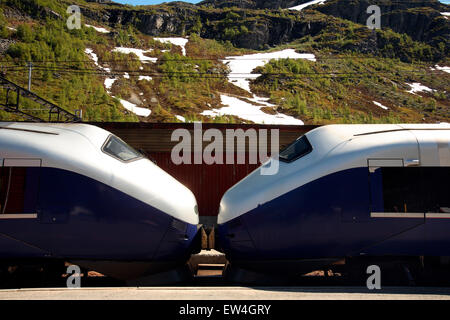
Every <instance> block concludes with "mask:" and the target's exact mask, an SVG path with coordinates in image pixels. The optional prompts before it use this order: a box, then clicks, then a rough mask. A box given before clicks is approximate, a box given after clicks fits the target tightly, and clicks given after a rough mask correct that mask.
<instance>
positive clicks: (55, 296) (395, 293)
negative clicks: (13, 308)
mask: <svg viewBox="0 0 450 320" xmlns="http://www.w3.org/2000/svg"><path fill="white" fill-rule="evenodd" d="M91 299H95V300H124V299H126V300H349V299H350V300H372V299H376V300H450V288H414V287H392V288H386V289H381V290H376V291H369V290H368V289H367V288H362V287H361V288H360V287H345V288H343V287H328V288H327V287H314V288H311V287H255V288H246V287H154V288H136V287H128V288H80V289H66V288H55V289H14V290H0V300H91Z"/></svg>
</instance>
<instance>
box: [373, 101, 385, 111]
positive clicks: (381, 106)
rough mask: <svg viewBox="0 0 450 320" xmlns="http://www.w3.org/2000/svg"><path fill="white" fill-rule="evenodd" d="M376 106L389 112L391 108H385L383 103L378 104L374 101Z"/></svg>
mask: <svg viewBox="0 0 450 320" xmlns="http://www.w3.org/2000/svg"><path fill="white" fill-rule="evenodd" d="M372 102H373V103H374V104H375V105H376V106H379V107H380V108H383V109H384V110H388V109H389V108H388V107H386V106H383V105H382V104H381V103H379V102H376V101H372Z"/></svg>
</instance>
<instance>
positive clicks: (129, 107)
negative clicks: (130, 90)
mask: <svg viewBox="0 0 450 320" xmlns="http://www.w3.org/2000/svg"><path fill="white" fill-rule="evenodd" d="M113 98H115V97H113ZM119 101H120V103H121V104H122V106H123V107H124V108H125V109H127V110H128V111H131V112H133V113H134V114H136V115H138V116H141V117H148V116H149V115H150V114H151V113H152V111H151V110H150V109H147V108H140V107H138V106H136V105H135V104H134V103H131V102H129V101H126V100H123V99H119Z"/></svg>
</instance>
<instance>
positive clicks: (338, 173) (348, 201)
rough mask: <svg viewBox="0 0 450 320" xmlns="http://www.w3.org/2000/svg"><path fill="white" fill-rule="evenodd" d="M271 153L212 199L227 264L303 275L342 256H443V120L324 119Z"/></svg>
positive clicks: (448, 167) (449, 206) (449, 164)
mask: <svg viewBox="0 0 450 320" xmlns="http://www.w3.org/2000/svg"><path fill="white" fill-rule="evenodd" d="M279 160H280V163H279V172H278V173H277V174H275V175H272V176H268V175H261V174H260V170H261V168H259V169H257V170H255V171H254V172H252V173H251V174H250V175H249V176H247V177H246V178H245V179H243V180H242V181H240V182H239V183H237V184H236V185H235V186H233V187H232V188H230V189H229V190H228V191H227V192H226V193H225V195H224V196H223V198H222V200H221V203H220V209H219V215H218V238H219V239H218V240H219V244H220V246H221V248H222V250H223V251H224V252H225V253H226V255H227V258H228V259H229V260H230V262H231V266H233V265H234V266H237V267H239V268H242V269H250V270H253V271H270V270H274V269H276V268H280V269H281V270H282V271H284V272H288V271H289V270H291V271H293V272H298V273H300V274H302V273H303V274H304V273H308V272H310V271H312V270H318V269H321V268H324V267H325V266H327V265H331V264H333V263H336V262H338V261H342V260H343V259H345V258H349V257H362V256H365V257H381V256H383V257H424V256H430V257H443V256H450V125H449V124H436V125H433V124H420V125H414V124H408V125H329V126H323V127H319V128H317V129H314V130H312V131H310V132H308V133H306V134H305V135H304V136H302V137H300V138H298V139H297V140H296V141H295V142H294V143H292V144H291V145H289V146H288V147H287V148H285V149H284V150H283V151H282V152H280V156H279ZM270 161H274V160H273V159H272V160H270Z"/></svg>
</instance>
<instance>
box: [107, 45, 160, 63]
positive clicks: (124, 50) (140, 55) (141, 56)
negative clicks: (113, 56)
mask: <svg viewBox="0 0 450 320" xmlns="http://www.w3.org/2000/svg"><path fill="white" fill-rule="evenodd" d="M151 51H153V49H149V50H142V49H136V48H125V47H116V48H115V49H114V50H113V52H120V53H124V54H130V53H134V54H135V55H137V56H138V58H139V60H141V62H142V63H147V62H149V61H150V62H156V61H157V60H158V58H151V57H147V56H146V55H144V53H147V52H151Z"/></svg>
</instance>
